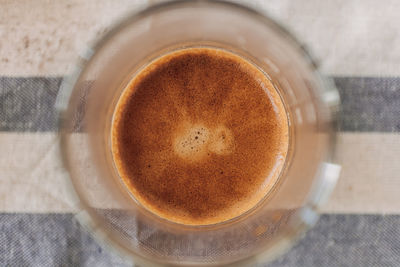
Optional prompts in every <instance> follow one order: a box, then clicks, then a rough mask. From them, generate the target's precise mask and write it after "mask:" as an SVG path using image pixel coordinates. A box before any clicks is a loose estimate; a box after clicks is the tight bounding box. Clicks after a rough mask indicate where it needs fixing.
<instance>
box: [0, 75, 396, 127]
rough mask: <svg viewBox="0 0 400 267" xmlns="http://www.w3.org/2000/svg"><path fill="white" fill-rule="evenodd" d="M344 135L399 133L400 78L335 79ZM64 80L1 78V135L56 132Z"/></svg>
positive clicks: (55, 78)
mask: <svg viewBox="0 0 400 267" xmlns="http://www.w3.org/2000/svg"><path fill="white" fill-rule="evenodd" d="M334 81H335V83H336V86H337V87H338V89H339V93H340V96H341V99H342V111H343V113H342V114H343V115H342V116H341V118H340V121H339V128H340V130H341V131H361V132H399V131H400V119H399V117H400V104H399V103H400V78H362V77H361V78H357V77H335V78H334ZM60 84H61V78H57V77H54V78H46V77H27V78H11V77H0V131H16V132H25V131H26V132H37V131H39V132H43V131H55V130H56V129H57V124H56V112H55V110H54V103H55V99H56V96H57V92H58V89H59V86H60Z"/></svg>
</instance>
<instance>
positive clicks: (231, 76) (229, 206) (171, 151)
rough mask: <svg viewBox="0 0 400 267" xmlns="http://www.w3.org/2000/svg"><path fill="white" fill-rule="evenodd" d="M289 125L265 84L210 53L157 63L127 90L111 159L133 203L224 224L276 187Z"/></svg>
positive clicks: (183, 53) (179, 54) (228, 57)
mask: <svg viewBox="0 0 400 267" xmlns="http://www.w3.org/2000/svg"><path fill="white" fill-rule="evenodd" d="M288 138H289V137H288V120H287V115H286V111H285V108H284V105H283V103H282V100H281V98H280V96H279V94H278V93H277V91H276V89H275V88H274V86H273V85H272V83H271V82H270V80H269V79H268V78H267V77H266V76H265V74H264V73H263V72H261V71H260V70H259V69H258V68H257V67H255V66H254V65H253V64H252V63H250V62H249V61H247V60H245V59H244V58H242V57H239V56H237V55H235V54H233V53H231V52H228V51H225V50H221V49H214V48H188V49H182V50H179V51H175V52H172V53H169V54H167V55H164V56H162V57H159V58H158V59H156V60H154V61H152V62H151V63H150V64H149V65H147V66H145V67H144V68H143V69H142V70H141V71H139V73H138V74H137V75H135V76H134V77H133V79H132V80H131V81H130V82H129V84H128V85H127V87H126V88H125V90H124V92H123V94H122V96H121V97H120V99H119V101H118V104H117V107H116V109H115V112H114V118H113V126H112V152H113V157H114V162H115V165H116V168H117V170H118V173H119V175H120V177H121V179H122V180H123V182H124V184H125V185H126V186H127V188H128V189H129V191H130V192H131V194H132V195H133V196H134V197H135V198H136V200H137V201H138V202H139V203H140V204H142V205H143V206H144V207H146V208H147V209H148V210H150V211H152V212H153V213H155V214H157V215H158V216H160V217H162V218H165V219H168V220H170V221H174V222H178V223H183V224H190V225H202V224H212V223H218V222H223V221H226V220H229V219H232V218H234V217H237V216H239V215H241V214H243V213H244V212H246V211H248V210H250V209H251V208H253V207H254V206H255V205H256V204H257V203H258V202H259V201H260V200H262V199H263V198H264V197H265V196H266V195H267V194H268V192H269V191H271V188H272V187H273V186H274V185H275V184H276V183H277V180H278V178H279V175H280V172H281V170H282V167H283V165H284V162H285V158H286V154H287V150H288Z"/></svg>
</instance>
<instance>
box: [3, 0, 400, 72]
mask: <svg viewBox="0 0 400 267" xmlns="http://www.w3.org/2000/svg"><path fill="white" fill-rule="evenodd" d="M152 2H158V1H152ZM238 2H246V3H247V4H250V5H252V6H254V7H255V8H256V9H257V10H260V11H264V12H267V13H269V14H271V16H273V17H274V18H276V19H278V20H280V21H281V22H282V23H283V24H285V25H287V26H288V27H289V29H290V30H292V31H293V32H294V33H295V34H296V35H297V36H298V37H299V39H301V40H302V41H304V43H305V45H306V46H308V47H310V48H311V49H312V51H313V52H314V54H315V55H316V57H317V58H319V59H323V60H321V61H320V65H321V69H322V71H323V72H324V73H327V74H332V75H347V76H349V75H352V76H359V75H363V76H378V75H379V76H399V75H400V68H399V64H400V45H399V43H400V35H399V34H398V33H399V32H400V23H393V22H396V21H398V14H400V2H399V1H396V0H386V1H383V2H382V3H380V2H379V4H378V6H379V7H378V8H371V6H374V5H375V4H377V2H376V1H373V0H351V1H346V0H331V1H320V0H309V1H291V0H283V1H282V0H271V1H261V0H257V1H238ZM146 3H147V1H146V0H136V1H130V0H86V1H79V0H72V1H67V0H60V1H47V0H36V1H30V0H16V1H8V0H1V1H0V6H1V8H0V39H1V40H2V41H1V44H0V75H8V76H27V75H31V76H32V75H42V76H48V75H64V74H66V73H68V71H69V68H70V67H69V66H70V65H71V64H72V63H73V62H74V60H75V58H76V55H77V54H78V53H79V52H80V51H82V49H83V47H85V46H86V45H87V44H88V43H90V41H91V40H94V39H96V38H98V37H99V36H101V34H102V33H103V32H104V31H106V30H107V29H108V28H109V25H110V24H111V23H112V22H113V21H115V19H116V18H119V17H120V16H123V15H126V14H128V13H129V12H130V11H131V10H132V8H138V7H141V6H143V5H145V4H146Z"/></svg>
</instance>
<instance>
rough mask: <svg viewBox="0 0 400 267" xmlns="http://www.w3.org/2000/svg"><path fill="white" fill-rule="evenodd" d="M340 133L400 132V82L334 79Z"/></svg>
mask: <svg viewBox="0 0 400 267" xmlns="http://www.w3.org/2000/svg"><path fill="white" fill-rule="evenodd" d="M334 81H335V84H336V87H337V88H338V90H339V94H340V97H341V101H342V116H341V118H340V121H339V129H340V130H341V131H361V132H400V78H354V77H347V78H345V77H343V78H338V77H336V78H334Z"/></svg>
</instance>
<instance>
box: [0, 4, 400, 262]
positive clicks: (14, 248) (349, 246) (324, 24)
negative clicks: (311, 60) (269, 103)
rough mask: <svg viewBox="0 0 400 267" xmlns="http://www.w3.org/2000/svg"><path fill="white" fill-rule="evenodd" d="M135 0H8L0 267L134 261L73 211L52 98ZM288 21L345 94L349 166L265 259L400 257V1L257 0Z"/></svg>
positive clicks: (344, 147) (343, 137)
mask: <svg viewBox="0 0 400 267" xmlns="http://www.w3.org/2000/svg"><path fill="white" fill-rule="evenodd" d="M145 4H147V1H145V0H140V1H130V0H87V1H78V0H72V1H66V0H60V1H47V0H35V1H30V0H15V1H8V0H0V266H129V263H128V262H125V261H124V260H123V259H121V258H120V257H119V256H118V255H116V254H114V253H113V252H111V251H109V250H107V249H105V248H102V247H101V246H100V245H99V244H97V243H96V242H95V241H94V240H93V239H92V238H91V237H90V235H89V234H88V233H87V232H86V231H85V230H84V229H83V228H82V227H81V226H80V225H79V224H78V223H77V222H76V220H75V219H74V212H75V210H74V205H73V203H72V201H71V199H70V198H69V196H68V192H67V190H66V188H65V186H64V183H65V179H66V177H65V173H63V172H62V167H61V163H60V160H59V156H58V153H59V151H58V145H57V137H56V130H57V129H56V123H55V122H56V117H55V110H54V101H55V98H56V96H57V93H58V90H59V86H60V83H61V80H62V77H63V76H65V75H66V74H68V73H69V71H70V66H71V64H73V62H74V59H75V58H76V57H77V55H78V53H79V52H80V51H82V49H83V47H84V46H85V45H86V44H87V43H88V42H89V41H90V40H93V39H95V38H96V37H99V36H101V35H102V34H103V33H104V32H105V31H106V30H107V29H108V27H109V25H110V23H112V22H113V21H114V20H115V19H116V18H118V17H119V16H121V15H123V14H126V12H128V10H131V9H134V8H138V7H139V6H142V5H145ZM252 5H253V6H255V7H256V8H257V9H258V10H262V11H265V12H267V13H269V14H270V15H271V16H273V17H275V18H276V19H278V20H279V21H281V22H282V23H283V24H286V25H287V26H288V27H289V28H290V29H291V30H292V32H294V33H295V35H297V36H298V37H299V38H300V39H301V40H303V41H304V44H305V45H306V46H308V47H309V48H310V49H311V50H312V51H313V52H314V54H315V55H316V57H317V58H318V59H319V63H320V68H321V71H322V72H323V73H324V74H326V75H328V76H331V77H333V79H334V81H335V83H336V86H337V87H338V89H339V93H340V96H341V98H342V105H343V106H342V109H343V111H344V114H345V115H344V116H343V117H342V118H341V119H340V123H339V126H340V132H339V138H338V147H337V149H338V159H337V160H338V162H339V163H340V164H341V165H342V173H341V177H340V180H339V182H338V185H337V187H336V189H335V191H334V192H333V195H332V197H331V199H330V201H329V202H328V203H327V204H326V205H325V206H324V207H323V209H322V213H323V215H322V217H321V219H320V221H319V222H318V224H317V225H316V227H315V228H313V229H312V230H311V231H309V232H308V233H307V235H306V236H305V238H304V239H302V240H301V241H300V243H299V244H297V245H296V246H295V247H294V248H293V249H292V250H291V251H290V252H289V253H288V254H286V255H285V256H283V257H281V258H279V259H277V260H276V261H274V262H273V263H271V264H270V265H268V266H400V216H399V214H400V177H399V174H400V163H399V155H400V153H399V152H400V135H399V132H400V15H399V14H400V2H399V1H396V0H385V1H373V0H347V1H346V0H331V1H319V0H309V1H290V0H284V1H281V0H270V1H253V2H252Z"/></svg>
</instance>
